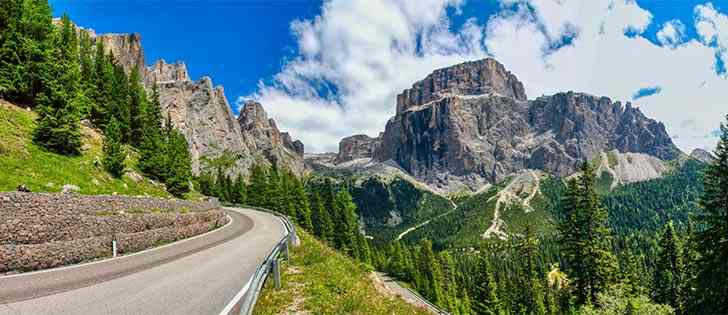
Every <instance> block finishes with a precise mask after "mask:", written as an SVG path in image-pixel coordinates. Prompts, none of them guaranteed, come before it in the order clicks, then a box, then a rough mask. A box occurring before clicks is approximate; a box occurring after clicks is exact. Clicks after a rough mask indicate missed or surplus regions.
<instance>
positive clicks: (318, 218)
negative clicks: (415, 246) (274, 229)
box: [196, 152, 372, 264]
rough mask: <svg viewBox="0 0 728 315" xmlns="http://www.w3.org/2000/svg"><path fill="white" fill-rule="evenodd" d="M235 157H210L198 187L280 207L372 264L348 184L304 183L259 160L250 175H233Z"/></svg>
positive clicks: (224, 198)
mask: <svg viewBox="0 0 728 315" xmlns="http://www.w3.org/2000/svg"><path fill="white" fill-rule="evenodd" d="M235 160H236V157H235V156H234V155H233V154H232V153H230V152H224V153H222V154H221V155H220V156H218V157H215V158H213V159H206V161H207V163H206V164H207V166H208V167H206V170H204V171H203V172H202V173H201V174H200V176H199V177H197V178H196V182H197V188H198V189H199V191H200V192H201V193H203V194H205V195H207V196H214V197H217V198H219V199H220V200H221V201H223V202H228V203H233V204H239V205H247V206H254V207H261V208H265V209H269V210H273V211H277V212H279V213H281V214H284V215H286V216H288V217H289V218H290V219H291V220H292V221H293V222H295V223H296V224H298V225H299V226H300V227H301V228H303V229H305V230H306V231H308V232H310V233H311V234H313V235H314V236H316V237H317V238H318V239H320V240H322V241H324V242H326V243H327V244H328V245H330V246H331V247H333V248H335V249H337V250H340V251H341V252H343V253H345V254H347V255H349V256H350V257H352V258H355V259H358V260H360V261H362V262H364V263H368V264H371V260H372V257H371V250H372V249H371V248H372V246H371V244H370V242H369V241H368V240H367V239H366V237H365V236H364V235H363V234H362V233H361V232H360V227H359V214H358V210H357V207H356V204H355V203H354V201H353V200H352V197H351V194H350V193H349V191H348V190H347V189H345V188H344V187H340V186H339V185H336V184H334V183H333V182H332V181H331V179H328V178H327V179H325V180H323V181H321V182H315V181H309V182H308V183H304V182H303V180H302V179H301V178H299V177H297V176H295V175H294V174H293V173H292V172H291V171H290V170H284V169H280V168H279V167H278V164H277V163H275V162H273V163H272V164H271V165H270V166H268V165H266V164H267V163H266V164H263V163H258V164H255V165H254V166H253V167H252V168H251V170H250V176H249V178H247V180H246V178H244V177H243V176H242V175H237V176H233V175H231V172H230V171H229V170H230V168H231V167H232V165H233V164H234V161H235ZM233 177H234V179H233Z"/></svg>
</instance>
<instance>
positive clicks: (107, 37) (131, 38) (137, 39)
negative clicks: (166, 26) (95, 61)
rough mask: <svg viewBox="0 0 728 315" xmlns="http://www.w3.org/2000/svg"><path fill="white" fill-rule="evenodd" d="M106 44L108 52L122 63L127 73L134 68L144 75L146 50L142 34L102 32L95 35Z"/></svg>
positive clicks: (105, 47)
mask: <svg viewBox="0 0 728 315" xmlns="http://www.w3.org/2000/svg"><path fill="white" fill-rule="evenodd" d="M95 40H100V41H102V42H103V44H104V49H106V53H107V54H108V53H110V54H112V55H113V56H114V60H116V62H117V63H118V64H120V65H121V66H122V67H123V68H124V70H125V71H126V73H131V71H132V69H136V70H137V71H139V74H140V75H144V72H145V70H146V68H145V65H144V50H143V49H142V36H141V35H140V34H139V33H133V34H101V35H97V36H96V37H95Z"/></svg>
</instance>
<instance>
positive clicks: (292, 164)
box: [238, 101, 305, 174]
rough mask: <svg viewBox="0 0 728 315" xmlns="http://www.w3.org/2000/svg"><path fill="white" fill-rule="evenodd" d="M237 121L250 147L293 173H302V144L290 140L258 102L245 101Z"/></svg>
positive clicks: (303, 167)
mask: <svg viewBox="0 0 728 315" xmlns="http://www.w3.org/2000/svg"><path fill="white" fill-rule="evenodd" d="M238 123H239V124H240V128H241V129H242V131H243V133H244V134H245V135H246V137H249V139H250V140H251V149H253V150H255V151H257V152H262V153H263V154H264V155H265V157H266V158H267V159H268V160H269V161H272V162H273V161H275V162H277V163H279V165H285V166H287V167H288V168H289V169H290V170H291V171H293V172H294V173H298V174H300V173H303V171H304V169H305V166H304V163H303V144H302V143H301V142H300V141H296V142H294V141H291V136H290V135H289V134H288V133H284V134H282V133H281V132H280V131H279V130H278V127H277V126H276V122H275V121H274V120H273V119H269V118H268V114H267V113H266V112H265V110H264V109H263V106H262V105H261V104H260V103H258V102H254V101H248V102H246V103H245V105H243V107H242V108H241V109H240V116H239V117H238Z"/></svg>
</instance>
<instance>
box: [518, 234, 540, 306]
mask: <svg viewBox="0 0 728 315" xmlns="http://www.w3.org/2000/svg"><path fill="white" fill-rule="evenodd" d="M520 247H521V248H520V249H521V257H523V259H524V260H525V270H524V274H525V279H524V280H525V281H526V283H524V284H523V288H524V289H525V290H524V298H525V299H524V301H523V304H524V308H525V311H526V314H546V307H545V304H544V294H543V293H544V289H543V286H542V283H541V278H542V277H540V272H539V268H538V263H537V261H536V260H537V255H538V253H537V251H538V239H537V238H536V237H535V236H534V234H533V227H532V226H531V225H527V226H526V231H525V236H524V238H523V239H522V240H521V243H520Z"/></svg>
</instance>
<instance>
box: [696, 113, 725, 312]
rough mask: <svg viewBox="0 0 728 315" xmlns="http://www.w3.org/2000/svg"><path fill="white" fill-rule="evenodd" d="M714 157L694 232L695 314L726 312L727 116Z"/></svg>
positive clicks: (705, 180)
mask: <svg viewBox="0 0 728 315" xmlns="http://www.w3.org/2000/svg"><path fill="white" fill-rule="evenodd" d="M720 131H721V136H720V140H719V142H718V146H717V148H716V149H715V152H714V156H715V160H714V161H713V162H712V163H711V164H710V166H709V167H708V169H707V170H706V171H705V175H704V178H703V186H704V187H705V190H704V193H703V195H702V197H701V198H700V206H701V207H702V214H701V216H699V223H700V224H701V225H702V226H704V229H703V230H702V231H699V232H697V237H696V240H697V247H698V252H699V254H700V256H699V258H698V261H697V268H698V277H697V283H696V284H697V288H698V292H697V294H696V301H695V305H694V309H693V312H694V313H695V314H698V313H701V314H728V303H727V301H728V285H726V284H727V283H728V116H726V122H725V123H722V124H721V126H720Z"/></svg>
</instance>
